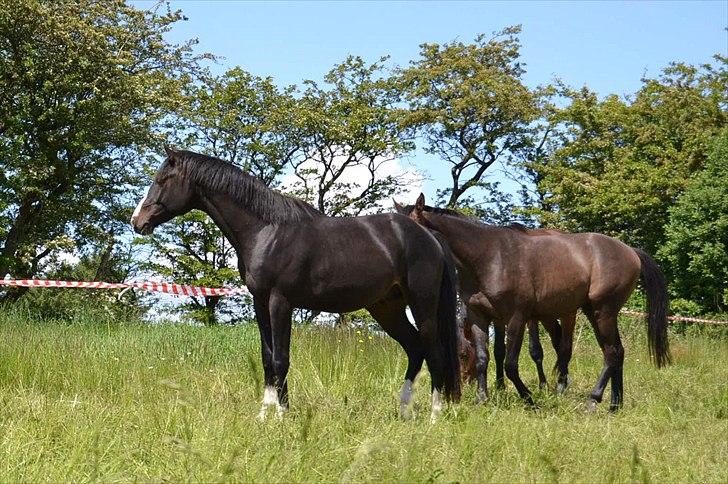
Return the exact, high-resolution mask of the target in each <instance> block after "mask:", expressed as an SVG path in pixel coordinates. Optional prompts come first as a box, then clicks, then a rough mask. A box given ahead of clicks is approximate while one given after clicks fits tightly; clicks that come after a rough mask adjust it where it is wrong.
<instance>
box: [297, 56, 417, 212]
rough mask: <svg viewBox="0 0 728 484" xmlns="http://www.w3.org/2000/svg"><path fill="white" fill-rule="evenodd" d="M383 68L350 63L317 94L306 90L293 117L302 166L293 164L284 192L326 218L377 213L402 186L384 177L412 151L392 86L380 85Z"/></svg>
mask: <svg viewBox="0 0 728 484" xmlns="http://www.w3.org/2000/svg"><path fill="white" fill-rule="evenodd" d="M385 60H386V58H383V59H380V61H379V62H375V63H373V64H371V65H367V64H366V63H365V62H364V61H363V60H362V59H361V58H359V57H349V58H347V59H346V60H345V61H344V62H343V63H341V64H338V65H336V66H335V67H334V68H333V69H332V70H331V71H330V72H329V73H328V74H327V75H326V76H325V82H324V85H323V87H322V86H319V85H318V84H317V83H316V82H314V81H306V82H305V85H306V89H305V90H304V92H303V94H302V96H301V99H300V100H299V103H298V109H297V111H296V113H295V117H296V122H297V123H298V126H299V129H300V131H299V138H298V143H299V145H300V146H301V148H302V154H303V158H301V159H299V160H298V161H296V162H294V165H293V166H294V174H295V177H296V181H295V182H294V183H292V184H291V185H290V186H289V187H287V188H288V190H289V191H290V193H291V194H293V195H295V196H298V197H300V198H302V199H304V200H307V201H309V202H310V203H312V204H313V205H314V206H315V207H316V208H318V209H319V210H321V211H322V212H324V213H326V214H328V215H358V214H360V213H362V212H363V211H364V210H372V209H374V210H376V209H382V203H389V199H390V198H391V197H392V196H393V195H396V194H397V193H399V192H400V190H401V189H402V188H403V187H404V186H405V184H406V183H407V182H408V179H407V177H406V175H405V174H404V173H397V172H394V173H389V174H386V175H382V172H383V171H384V170H383V169H384V167H385V165H387V164H389V163H391V162H393V161H394V160H396V159H397V157H398V156H400V155H402V154H404V153H406V152H407V151H409V150H411V149H412V147H413V146H412V143H411V142H410V141H409V140H408V139H407V137H406V133H405V130H404V129H403V128H402V127H401V123H400V120H401V119H400V115H401V110H399V109H397V108H396V106H395V103H396V99H397V98H396V96H397V94H396V91H395V90H394V89H393V83H392V81H391V80H390V79H388V78H386V77H383V74H384V72H383V69H384V68H383V63H384V62H385ZM385 201H386V202H385Z"/></svg>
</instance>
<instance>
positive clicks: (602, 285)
mask: <svg viewBox="0 0 728 484" xmlns="http://www.w3.org/2000/svg"><path fill="white" fill-rule="evenodd" d="M404 210H405V211H408V212H409V214H410V217H411V218H412V219H413V220H415V221H417V222H418V223H420V224H422V225H423V226H425V227H427V228H429V229H431V230H435V231H437V232H439V233H440V234H442V236H444V238H445V239H446V240H447V242H448V244H449V245H450V248H451V250H452V252H453V254H454V256H455V260H456V263H457V266H458V270H459V276H460V278H459V279H460V293H461V296H462V297H463V300H464V301H465V302H466V304H467V305H468V307H469V308H471V309H472V310H473V312H474V313H475V314H477V316H478V317H479V318H480V319H481V323H482V322H491V321H494V322H495V323H496V324H501V325H505V326H506V333H507V342H506V363H505V372H506V375H507V376H508V378H509V379H510V380H511V381H512V382H513V384H514V386H515V387H516V389H517V390H518V393H519V395H520V396H521V397H522V398H523V399H524V400H526V401H527V402H528V403H530V404H533V400H532V398H531V392H530V391H529V390H528V388H527V387H526V386H525V385H524V384H523V381H521V378H520V376H519V373H518V355H519V352H520V350H521V343H522V341H523V333H524V328H525V324H526V323H527V322H528V321H531V320H540V321H545V320H548V321H553V320H555V319H560V320H561V324H562V331H561V338H560V341H559V349H558V358H557V363H556V364H557V368H558V372H559V375H558V378H559V384H561V385H564V386H565V385H566V383H567V381H568V380H567V377H568V367H567V365H568V362H569V360H570V359H571V352H572V343H573V334H574V324H575V316H576V312H577V310H578V309H581V310H582V311H583V312H584V314H586V316H587V318H588V319H589V321H590V323H591V325H592V327H593V328H594V332H595V334H596V338H597V341H598V343H599V346H600V347H601V349H602V352H603V354H604V367H603V368H602V371H601V373H600V375H599V378H598V380H597V383H596V385H595V386H594V389H593V390H592V391H591V393H590V395H589V398H588V400H587V407H588V409H589V410H595V409H596V404H597V403H598V402H601V400H602V396H603V395H604V390H605V389H606V386H607V383H608V382H610V381H611V387H612V395H611V404H610V410H611V411H616V410H617V409H618V408H619V407H620V406H621V404H622V401H623V395H624V390H623V378H622V369H623V365H624V348H623V346H622V342H621V340H620V337H619V330H618V329H617V315H618V314H619V310H620V309H621V308H622V306H623V305H624V303H625V302H626V301H627V298H628V297H629V295H630V294H631V293H632V291H633V290H634V288H635V287H636V284H637V279H638V278H640V277H641V278H642V285H643V288H644V290H645V292H646V295H647V306H648V315H647V336H648V342H649V350H650V354H651V356H653V358H654V362H655V364H656V365H657V366H658V367H662V366H664V365H666V364H668V363H669V361H670V353H669V347H668V340H667V290H666V284H665V278H664V276H663V274H662V271H660V268H659V267H658V266H657V264H656V263H655V261H654V260H653V259H652V258H651V257H650V256H649V255H648V254H647V253H645V252H644V251H642V250H640V249H634V248H632V247H629V246H628V245H625V244H624V243H622V242H620V241H618V240H617V239H614V238H612V237H608V236H606V235H602V234H596V233H585V234H564V233H532V232H531V231H528V230H524V229H523V228H522V227H519V226H515V227H514V226H510V227H494V226H488V225H485V224H482V223H480V222H478V221H476V220H473V219H470V218H468V217H464V216H462V215H460V214H458V213H457V212H454V211H452V210H447V209H437V208H433V207H428V206H426V205H425V197H424V195H422V194H420V196H419V198H418V199H417V202H416V203H415V205H414V206H410V207H406V208H404ZM537 232H538V231H537ZM485 327H487V326H485Z"/></svg>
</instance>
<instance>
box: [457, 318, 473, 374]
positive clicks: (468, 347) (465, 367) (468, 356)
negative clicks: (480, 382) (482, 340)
mask: <svg viewBox="0 0 728 484" xmlns="http://www.w3.org/2000/svg"><path fill="white" fill-rule="evenodd" d="M469 337H471V335H470V331H468V330H467V329H464V327H463V326H460V327H459V328H458V358H460V378H461V379H462V381H464V382H465V383H470V382H471V381H472V380H473V379H474V378H475V377H476V374H477V372H476V369H475V363H476V358H475V357H476V355H475V347H474V346H473V344H472V343H471V342H470V338H469Z"/></svg>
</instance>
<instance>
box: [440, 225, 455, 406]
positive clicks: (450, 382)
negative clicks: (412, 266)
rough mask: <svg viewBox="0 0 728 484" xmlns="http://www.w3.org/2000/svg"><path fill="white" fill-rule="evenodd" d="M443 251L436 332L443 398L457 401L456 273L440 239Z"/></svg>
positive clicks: (448, 250)
mask: <svg viewBox="0 0 728 484" xmlns="http://www.w3.org/2000/svg"><path fill="white" fill-rule="evenodd" d="M438 240H439V241H440V245H441V246H442V248H443V251H444V252H445V267H444V270H443V273H442V279H441V281H440V302H439V304H438V306H437V333H438V337H439V340H440V344H442V348H443V350H444V357H445V368H444V369H445V389H444V390H445V398H446V399H448V400H451V401H455V402H457V401H459V400H460V396H461V389H460V359H459V358H458V338H459V334H458V318H457V306H458V300H457V287H458V282H457V274H456V273H455V261H454V258H453V256H452V253H451V251H450V247H449V246H448V245H447V243H446V242H444V241H442V240H440V238H439V237H438Z"/></svg>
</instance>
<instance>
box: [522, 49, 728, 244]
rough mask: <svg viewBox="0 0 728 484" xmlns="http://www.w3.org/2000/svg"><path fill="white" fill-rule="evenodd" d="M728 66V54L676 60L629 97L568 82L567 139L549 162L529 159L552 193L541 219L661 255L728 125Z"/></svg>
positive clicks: (556, 118)
mask: <svg viewBox="0 0 728 484" xmlns="http://www.w3.org/2000/svg"><path fill="white" fill-rule="evenodd" d="M726 65H727V64H726V59H725V58H722V57H716V65H715V66H713V65H705V66H701V67H700V68H695V67H692V66H687V65H684V64H673V65H671V66H670V67H668V68H667V69H665V70H664V71H663V73H662V75H661V76H660V77H658V78H657V79H645V80H644V81H643V86H642V88H641V89H640V90H639V91H638V92H637V93H636V94H635V96H633V97H631V98H627V99H621V98H619V97H617V96H615V95H610V96H607V97H606V98H605V99H603V100H600V99H599V98H598V96H597V95H596V93H594V92H592V91H590V90H589V89H588V88H586V87H584V88H582V89H580V90H573V89H569V88H564V87H563V86H562V90H561V93H562V95H563V96H564V98H565V99H566V100H567V105H566V106H565V107H564V108H562V109H558V110H556V111H555V112H554V114H553V119H552V121H553V127H554V128H553V129H554V134H553V136H554V137H555V139H557V143H556V144H555V145H554V148H553V151H551V152H550V153H548V154H547V155H545V156H546V157H545V162H543V159H542V160H541V161H542V163H532V164H530V165H529V167H530V169H532V170H534V171H535V172H537V173H538V175H539V187H538V189H539V191H540V192H541V193H542V194H544V202H545V203H544V207H545V208H546V210H543V211H541V212H540V214H539V217H540V220H541V222H542V223H543V224H544V225H551V226H558V227H562V228H565V229H567V230H571V231H596V232H603V233H606V234H609V235H613V236H616V237H619V238H621V239H622V240H624V241H625V242H628V243H630V244H632V245H636V246H641V247H643V248H645V249H647V250H649V251H651V252H655V251H656V250H657V249H658V248H659V247H660V246H661V245H662V243H663V241H664V226H665V225H666V224H667V222H668V216H669V215H668V209H669V207H670V206H672V205H673V204H674V203H675V200H676V199H677V198H678V196H679V195H680V194H681V193H682V192H683V191H684V190H685V188H686V186H687V183H688V180H690V178H691V176H692V174H694V173H696V172H697V171H699V170H701V169H702V168H703V165H704V162H705V159H706V156H707V152H708V146H709V140H710V138H711V137H714V136H715V135H716V134H717V132H718V131H719V130H720V129H722V128H723V127H724V126H725V125H726V120H727V119H728V118H726V108H727V107H728V74H727V71H726Z"/></svg>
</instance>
